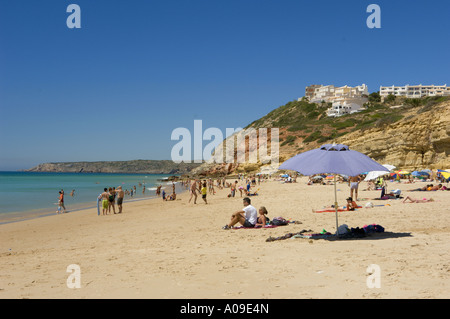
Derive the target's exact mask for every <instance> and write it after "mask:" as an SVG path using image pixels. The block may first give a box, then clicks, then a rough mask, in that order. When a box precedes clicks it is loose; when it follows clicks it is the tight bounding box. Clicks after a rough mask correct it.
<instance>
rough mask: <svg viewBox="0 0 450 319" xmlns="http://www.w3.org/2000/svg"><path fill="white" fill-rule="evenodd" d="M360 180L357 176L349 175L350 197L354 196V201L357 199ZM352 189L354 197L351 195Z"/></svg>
mask: <svg viewBox="0 0 450 319" xmlns="http://www.w3.org/2000/svg"><path fill="white" fill-rule="evenodd" d="M360 182H361V178H360V177H359V175H358V176H350V177H349V180H348V183H349V186H350V197H351V198H355V201H357V200H358V186H359V183H360ZM353 191H355V197H353Z"/></svg>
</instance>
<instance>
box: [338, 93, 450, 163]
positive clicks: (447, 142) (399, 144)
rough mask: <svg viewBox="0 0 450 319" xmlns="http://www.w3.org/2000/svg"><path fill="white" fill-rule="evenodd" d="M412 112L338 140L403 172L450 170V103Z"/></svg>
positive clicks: (412, 110)
mask: <svg viewBox="0 0 450 319" xmlns="http://www.w3.org/2000/svg"><path fill="white" fill-rule="evenodd" d="M420 110H421V109H420V108H414V109H411V110H410V111H409V112H408V114H407V116H406V117H405V118H404V119H402V120H400V121H398V122H396V123H394V124H391V125H388V126H385V127H379V128H376V127H375V128H370V129H367V130H364V131H356V132H352V133H349V134H346V135H345V136H343V137H341V138H338V139H337V140H336V141H337V142H338V143H342V144H346V145H349V146H350V147H351V148H352V149H354V150H356V151H359V152H361V153H364V154H366V155H368V156H370V157H371V158H373V159H374V160H376V161H377V162H379V163H382V164H385V163H387V164H391V165H394V166H396V167H399V168H402V169H406V170H416V169H424V168H430V169H448V168H450V101H447V102H445V103H442V104H439V105H436V106H434V107H433V108H431V109H430V110H429V111H426V112H421V113H418V112H419V111H420Z"/></svg>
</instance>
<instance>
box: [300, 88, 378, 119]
mask: <svg viewBox="0 0 450 319" xmlns="http://www.w3.org/2000/svg"><path fill="white" fill-rule="evenodd" d="M368 96H369V89H368V88H367V85H365V84H362V85H358V86H355V87H351V86H348V85H345V86H341V87H335V86H334V85H317V84H314V85H310V86H307V87H306V89H305V97H307V98H308V99H309V101H310V102H311V103H322V102H325V103H331V105H332V106H331V108H329V109H328V111H327V113H328V116H341V115H344V114H349V113H353V112H358V111H359V110H360V109H361V108H362V106H363V104H364V103H366V102H368ZM299 100H300V99H299Z"/></svg>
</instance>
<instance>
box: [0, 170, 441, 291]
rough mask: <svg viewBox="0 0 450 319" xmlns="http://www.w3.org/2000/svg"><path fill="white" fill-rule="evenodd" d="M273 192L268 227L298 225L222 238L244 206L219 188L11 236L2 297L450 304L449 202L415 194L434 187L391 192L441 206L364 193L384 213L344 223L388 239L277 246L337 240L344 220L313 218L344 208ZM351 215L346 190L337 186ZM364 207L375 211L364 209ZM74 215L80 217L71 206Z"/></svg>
mask: <svg viewBox="0 0 450 319" xmlns="http://www.w3.org/2000/svg"><path fill="white" fill-rule="evenodd" d="M306 180H307V178H306V177H302V178H299V179H298V180H297V183H291V184H290V183H282V182H280V181H274V180H272V181H267V182H263V183H261V185H258V186H256V188H259V189H260V190H259V195H258V196H252V197H251V200H252V205H253V206H254V207H256V208H257V209H258V208H259V207H260V206H265V207H266V208H267V210H268V212H269V217H271V218H273V217H277V216H282V217H284V218H286V219H290V220H291V221H297V222H300V223H290V224H289V225H287V226H279V227H276V228H264V229H231V230H223V229H222V226H224V225H225V224H226V223H227V222H228V221H229V219H230V216H231V214H232V213H233V212H235V211H238V210H241V209H242V208H243V204H242V198H241V197H240V195H239V193H238V194H237V197H234V198H228V197H227V194H228V193H229V189H227V188H225V189H222V190H218V189H216V194H215V195H208V204H207V205H205V203H204V202H203V201H202V199H201V198H200V197H199V198H198V200H197V204H193V202H191V203H188V200H189V194H188V193H187V192H185V193H182V194H180V195H179V199H178V200H176V201H172V202H164V201H162V200H161V199H150V200H143V201H137V202H125V203H124V213H123V214H120V215H107V216H97V210H96V209H87V210H83V211H77V212H73V213H68V214H63V215H54V216H48V217H43V218H37V219H32V220H27V221H21V222H16V223H10V224H3V225H0V230H1V231H0V267H1V269H2V271H1V274H0V298H3V299H6V298H12V299H18V298H32V299H35V298H64V299H72V298H74V299H82V298H151V299H153V298H163V299H165V298H167V299H174V298H182V299H185V298H186V299H200V298H202V299H203V298H214V299H217V298H218V299H235V298H238V299H240V298H252V299H253V298H267V299H272V298H282V299H284V298H286V299H298V298H449V297H450V266H449V265H450V258H449V256H448V252H449V248H450V244H449V243H450V214H449V211H448V203H449V196H450V192H447V191H435V192H407V191H406V190H409V189H414V188H418V187H421V186H423V185H425V184H426V183H424V182H417V183H414V184H403V183H401V184H399V183H393V182H388V189H389V190H392V189H396V188H398V189H401V190H402V196H405V197H406V196H411V197H414V198H420V199H421V198H424V197H425V198H430V197H432V198H433V199H434V200H435V201H434V202H430V203H402V200H398V199H397V200H377V201H376V200H373V199H374V198H376V197H379V195H380V191H362V189H364V188H365V187H366V185H367V184H366V183H365V182H363V183H362V184H361V185H360V191H359V198H360V200H359V201H358V204H360V205H362V206H364V205H365V203H367V202H368V201H371V202H372V203H374V204H375V205H384V206H376V207H374V208H360V209H358V210H357V211H353V212H351V211H350V212H341V213H340V214H339V224H347V225H348V226H349V227H354V228H356V227H362V226H364V225H368V224H378V225H381V226H383V227H384V228H385V233H381V234H375V235H373V236H368V237H365V238H361V239H347V240H325V239H317V240H311V239H304V238H289V239H285V240H276V241H271V242H267V241H266V239H268V238H269V237H279V236H283V235H285V234H287V233H297V232H300V231H302V230H311V231H308V232H307V233H318V232H320V231H322V230H323V229H325V230H327V231H330V232H332V233H334V232H335V231H336V221H335V215H334V213H313V212H312V209H320V208H322V207H324V206H327V205H331V204H333V202H334V192H333V186H331V185H307V184H306ZM337 188H338V192H337V194H338V202H339V204H340V205H345V199H346V197H348V196H349V187H348V185H347V184H338V186H337ZM362 199H364V200H362ZM68 209H69V210H70V207H68ZM73 264H74V265H78V266H79V269H80V271H81V273H80V279H81V287H80V288H75V289H70V288H68V286H67V279H68V277H69V275H70V274H71V273H70V272H67V267H68V266H69V265H73ZM372 264H375V265H378V266H379V270H380V272H379V275H380V276H379V278H380V288H376V287H375V288H370V287H369V285H368V277H369V276H371V273H370V271H368V267H369V266H370V265H372Z"/></svg>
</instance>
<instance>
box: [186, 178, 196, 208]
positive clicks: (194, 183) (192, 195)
mask: <svg viewBox="0 0 450 319" xmlns="http://www.w3.org/2000/svg"><path fill="white" fill-rule="evenodd" d="M192 197H194V204H197V180H194V181H193V182H192V184H191V197H190V198H189V202H188V203H190V202H191V199H192Z"/></svg>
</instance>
